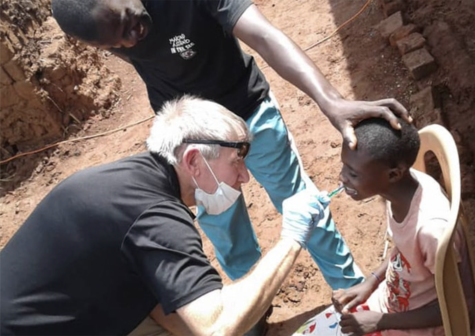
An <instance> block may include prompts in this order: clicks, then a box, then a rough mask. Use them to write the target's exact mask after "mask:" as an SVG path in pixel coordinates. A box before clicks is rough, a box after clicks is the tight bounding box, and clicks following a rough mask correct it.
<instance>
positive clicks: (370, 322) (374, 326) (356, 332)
mask: <svg viewBox="0 0 475 336" xmlns="http://www.w3.org/2000/svg"><path fill="white" fill-rule="evenodd" d="M383 315H384V314H383V313H378V312H373V311H362V312H357V313H353V314H343V315H341V319H340V327H341V332H343V333H345V334H349V335H351V336H360V335H366V334H370V333H373V332H376V331H379V329H378V323H379V321H381V319H382V317H383Z"/></svg>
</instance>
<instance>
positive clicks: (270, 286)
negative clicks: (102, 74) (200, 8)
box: [0, 96, 326, 335]
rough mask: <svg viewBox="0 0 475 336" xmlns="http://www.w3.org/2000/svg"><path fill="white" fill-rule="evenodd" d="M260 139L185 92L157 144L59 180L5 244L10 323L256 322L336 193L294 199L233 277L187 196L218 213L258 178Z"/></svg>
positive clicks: (133, 327) (167, 115)
mask: <svg viewBox="0 0 475 336" xmlns="http://www.w3.org/2000/svg"><path fill="white" fill-rule="evenodd" d="M204 111H206V113H203V112H204ZM250 142H251V139H250V133H249V130H248V128H247V126H246V123H245V121H244V120H243V119H242V118H240V117H238V116H236V115H235V114H233V113H231V112H230V111H228V110H227V109H226V108H224V107H222V106H221V105H219V104H216V103H213V102H210V101H205V100H201V99H198V98H194V97H189V96H185V97H182V98H180V99H178V100H174V101H171V102H168V103H166V104H165V105H164V106H163V108H162V109H161V111H160V113H159V114H158V116H157V117H156V120H155V123H154V125H153V127H152V130H151V135H150V137H149V139H148V140H147V146H148V149H149V151H147V152H145V153H142V154H138V155H133V156H130V157H127V158H125V159H122V160H119V161H116V162H113V163H109V164H104V165H100V166H96V167H92V168H88V169H85V170H83V171H80V172H78V173H76V174H74V175H73V176H71V177H69V178H67V179H66V180H65V181H63V182H62V183H60V184H59V185H58V186H56V187H55V188H54V189H53V190H52V191H51V192H50V193H49V194H48V195H47V196H46V197H45V198H44V199H43V200H42V202H41V203H40V204H39V205H38V206H37V207H36V209H35V210H34V211H33V213H32V214H31V215H30V216H29V218H28V219H27V220H26V222H25V223H24V224H23V225H22V227H21V228H20V229H19V230H18V232H17V233H16V234H15V235H14V236H13V237H12V238H11V240H10V241H9V242H8V244H7V245H6V246H5V248H4V249H3V250H2V251H1V253H0V281H1V289H0V296H1V298H2V299H1V307H0V309H1V312H2V319H1V322H0V334H2V335H127V334H131V333H132V334H141V333H142V332H143V330H144V329H143V327H144V326H145V327H146V326H150V325H152V327H153V328H154V333H153V334H154V335H159V334H160V335H161V334H163V333H162V331H164V329H163V328H165V329H166V330H168V331H170V332H172V333H174V334H185V335H191V334H193V335H240V334H243V333H244V332H246V331H247V330H249V329H250V328H251V327H252V326H253V325H254V324H256V322H257V321H258V320H259V318H260V317H261V316H262V315H263V314H264V312H265V311H266V309H267V308H268V307H269V305H270V303H271V301H272V299H273V297H274V295H275V294H276V292H277V290H278V288H279V287H280V286H281V284H282V283H283V281H284V279H285V277H286V276H287V274H288V273H289V271H290V269H291V266H292V264H293V263H294V261H295V259H296V258H297V256H298V254H299V252H300V251H301V249H302V248H303V247H305V244H306V242H307V240H308V238H309V236H310V234H311V232H312V230H313V228H314V226H315V223H316V222H318V221H319V220H320V218H321V217H322V216H323V212H324V205H322V203H321V202H320V200H322V202H323V203H324V204H326V199H325V201H323V198H322V196H321V194H319V193H318V192H316V191H314V192H312V191H309V190H304V191H302V192H301V193H298V194H296V195H294V196H293V197H291V198H289V199H287V200H286V201H284V207H283V208H284V211H283V223H282V232H281V239H280V240H279V241H278V242H277V243H276V245H275V246H274V248H273V249H271V250H270V251H269V252H268V253H267V255H266V256H265V257H264V258H262V260H261V261H260V262H259V263H258V264H257V266H256V267H255V269H254V270H253V271H252V272H251V273H250V274H249V275H248V276H246V277H245V278H243V279H242V280H239V281H237V282H234V283H232V284H230V285H226V286H223V284H222V280H221V277H220V275H219V274H218V272H217V271H216V270H215V269H214V268H213V267H212V266H211V264H210V262H209V260H208V259H207V257H206V256H205V254H204V252H203V247H202V241H201V238H200V235H199V232H198V231H197V229H196V228H195V226H194V218H195V217H194V215H193V213H192V212H191V211H190V210H189V207H190V206H194V205H199V206H202V207H204V208H205V209H206V211H208V212H210V213H215V214H219V213H221V212H223V211H226V210H227V209H228V208H229V207H230V206H232V205H233V203H234V202H235V201H236V199H237V198H238V197H239V194H240V187H241V184H242V183H246V182H248V181H249V173H248V171H247V169H246V166H245V163H244V158H245V157H246V155H247V153H248V151H249V148H250V146H251V145H250ZM315 190H316V189H315ZM152 311H153V314H152ZM150 314H152V315H150ZM149 316H152V317H153V319H151V318H150V317H149ZM142 334H143V333H142Z"/></svg>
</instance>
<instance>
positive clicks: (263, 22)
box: [233, 5, 411, 143]
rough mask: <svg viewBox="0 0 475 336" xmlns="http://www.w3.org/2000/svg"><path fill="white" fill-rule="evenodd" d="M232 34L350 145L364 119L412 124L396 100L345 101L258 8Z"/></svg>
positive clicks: (243, 19) (241, 19)
mask: <svg viewBox="0 0 475 336" xmlns="http://www.w3.org/2000/svg"><path fill="white" fill-rule="evenodd" d="M233 34H234V35H235V36H236V37H237V38H239V39H240V40H242V41H243V42H244V43H246V44H247V45H248V46H250V47H251V48H252V49H254V50H255V51H256V52H258V53H259V55H261V56H262V57H263V58H264V60H265V61H266V62H267V63H268V64H269V66H271V67H272V68H273V69H274V70H275V71H276V72H277V73H278V74H279V75H280V76H281V77H282V78H284V79H285V80H287V81H289V82H290V83H292V84H293V85H295V86H296V87H298V88H299V89H300V90H302V91H303V92H305V93H306V94H307V95H309V96H310V97H311V98H312V99H313V100H314V101H315V102H316V103H317V104H318V105H319V107H320V108H321V110H322V112H323V113H324V114H325V115H326V116H327V117H328V118H329V120H330V121H331V123H332V124H333V126H335V127H336V128H337V129H338V130H339V131H340V132H341V133H342V134H343V136H344V137H345V139H347V140H349V141H350V140H354V141H350V143H353V142H355V140H356V139H355V138H354V131H353V126H355V125H356V124H357V123H358V122H359V121H361V120H362V119H365V118H370V117H380V118H385V119H386V120H388V121H389V122H391V125H392V126H393V127H395V128H399V126H398V122H397V118H396V116H395V115H394V114H393V112H394V113H395V114H397V115H400V116H402V117H403V118H404V119H406V120H407V121H409V122H410V121H411V120H410V117H409V114H408V112H407V110H406V109H405V108H404V107H403V106H402V105H401V104H400V103H398V102H397V101H396V100H395V99H383V100H379V101H374V102H363V101H347V100H345V99H343V97H342V96H341V95H340V93H339V92H338V91H337V90H336V89H335V88H334V87H333V86H332V85H331V84H330V82H329V81H328V80H327V79H326V78H325V76H323V74H322V73H321V71H320V70H319V69H318V67H317V66H316V65H315V64H314V63H313V62H312V60H311V59H310V58H309V57H308V56H307V55H306V54H305V53H304V52H303V50H302V49H300V47H298V46H297V45H296V44H295V43H294V42H293V41H292V40H291V39H290V38H288V37H287V36H286V35H285V34H284V33H283V32H281V31H280V30H279V29H277V28H276V27H274V26H273V25H272V24H271V23H270V22H269V21H268V20H267V19H266V18H265V17H264V16H263V15H262V14H261V13H260V11H259V10H258V9H257V7H256V6H255V5H251V6H250V7H249V8H248V9H247V10H246V11H245V12H244V13H243V14H242V15H241V17H240V18H239V20H238V21H237V23H236V25H235V26H234V29H233ZM391 110H392V111H393V112H391Z"/></svg>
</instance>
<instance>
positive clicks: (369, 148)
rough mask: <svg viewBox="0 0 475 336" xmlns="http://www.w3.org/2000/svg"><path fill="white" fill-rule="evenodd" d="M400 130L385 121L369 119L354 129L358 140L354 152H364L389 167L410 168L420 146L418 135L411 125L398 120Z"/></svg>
mask: <svg viewBox="0 0 475 336" xmlns="http://www.w3.org/2000/svg"><path fill="white" fill-rule="evenodd" d="M398 121H399V123H400V124H401V129H400V130H396V129H394V128H393V127H392V126H391V125H390V124H389V122H388V121H387V120H385V119H382V118H370V119H365V120H363V121H361V122H360V123H359V124H358V125H356V127H355V133H356V138H357V139H358V142H357V148H356V150H363V151H365V152H366V153H367V154H368V155H369V156H370V157H371V158H373V159H374V160H377V161H379V162H381V163H383V164H387V165H388V166H389V167H391V168H393V167H396V166H397V165H398V164H399V163H405V164H406V165H407V166H408V167H411V166H412V165H413V164H414V162H415V161H416V158H417V154H418V153H419V148H420V145H421V142H420V138H419V133H418V131H417V129H416V128H415V127H414V125H412V124H408V123H407V122H405V121H404V120H402V119H400V118H398Z"/></svg>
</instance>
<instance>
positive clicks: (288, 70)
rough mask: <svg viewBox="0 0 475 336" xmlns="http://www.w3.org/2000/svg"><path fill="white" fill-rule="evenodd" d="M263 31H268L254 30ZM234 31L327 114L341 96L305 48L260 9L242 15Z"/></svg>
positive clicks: (250, 10) (251, 9)
mask: <svg viewBox="0 0 475 336" xmlns="http://www.w3.org/2000/svg"><path fill="white" fill-rule="evenodd" d="M250 22H252V24H251V23H250ZM260 31H265V32H266V34H262V35H261V34H258V33H255V32H260ZM234 34H235V35H236V37H238V38H239V39H240V40H242V41H243V42H244V43H246V44H247V45H249V46H250V47H251V48H252V49H254V50H255V51H257V52H258V53H259V55H261V56H262V58H263V59H264V60H265V61H266V62H267V63H268V64H269V66H270V67H271V68H273V69H274V70H275V71H276V72H277V73H278V74H279V76H281V77H282V78H283V79H285V80H287V81H289V82H290V83H292V84H293V85H295V86H296V87H298V88H299V89H300V90H302V91H303V92H305V93H306V94H307V95H309V96H310V97H311V98H312V99H313V100H314V101H315V102H316V103H317V104H318V105H319V106H320V108H321V110H322V112H323V113H324V114H327V111H328V104H329V101H330V100H332V99H339V98H342V97H341V95H340V93H339V92H338V91H337V90H336V89H335V88H334V87H333V86H332V85H331V84H330V82H329V81H328V80H327V79H326V78H325V76H324V75H323V74H322V73H321V71H320V69H319V68H318V67H317V66H316V65H315V63H314V62H313V61H312V60H311V59H310V58H309V57H308V56H307V55H306V54H305V53H304V52H303V51H302V49H301V48H300V47H299V46H297V44H295V43H294V42H293V41H292V40H291V39H290V38H288V37H287V36H286V35H285V34H284V33H283V32H282V31H280V30H279V29H277V28H276V27H274V26H272V25H271V24H270V22H269V21H268V20H267V19H266V18H265V17H263V16H262V15H261V14H260V12H259V11H258V10H257V9H255V10H254V9H253V8H249V9H248V10H247V11H246V12H245V13H244V14H243V15H242V17H241V18H240V19H239V21H238V23H237V24H236V26H235V27H234Z"/></svg>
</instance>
